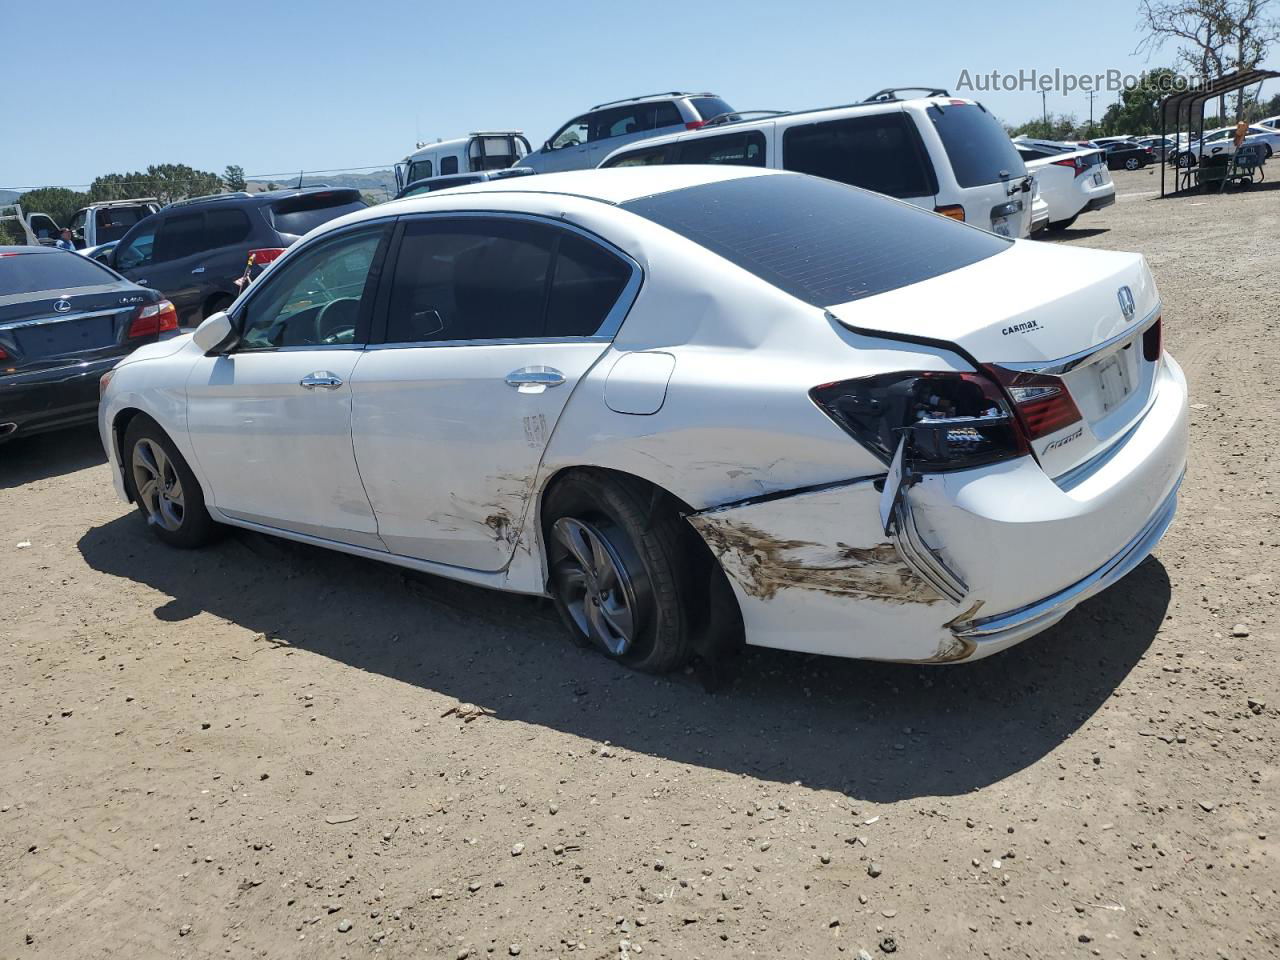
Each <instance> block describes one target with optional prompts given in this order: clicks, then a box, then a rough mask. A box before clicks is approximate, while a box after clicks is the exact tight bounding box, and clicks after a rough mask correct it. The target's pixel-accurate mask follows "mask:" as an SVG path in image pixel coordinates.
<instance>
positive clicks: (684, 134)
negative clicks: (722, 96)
mask: <svg viewBox="0 0 1280 960" xmlns="http://www.w3.org/2000/svg"><path fill="white" fill-rule="evenodd" d="M961 104H963V105H965V106H981V104H979V103H978V101H977V100H967V99H965V98H964V97H915V98H912V99H910V100H873V101H871V102H869V103H843V104H839V105H837V106H833V107H815V108H813V109H810V110H789V111H784V112H782V113H770V114H769V115H768V116H765V117H757V118H754V119H752V120H726V121H724V122H723V123H716V124H707V125H706V126H702V127H699V128H698V129H696V130H680V131H677V132H675V133H667V134H663V135H662V136H660V137H649V138H647V139H645V140H633V141H632V142H630V143H627V144H623V145H622V146H620V147H618V148H617V149H616V150H613V151H611V152H610V153H608V154H606V155H605V159H606V160H607V159H608V158H609V157H612V156H613V155H614V154H615V153H623V152H624V151H625V152H630V151H632V150H638V149H640V148H641V147H657V146H662V145H664V144H668V143H675V142H676V141H677V140H691V139H694V138H697V137H703V136H707V137H710V136H714V135H716V134H717V133H719V132H720V131H727V132H733V131H736V130H757V129H759V128H760V127H763V126H765V125H767V124H770V123H773V122H774V121H776V120H797V119H800V120H803V119H807V118H808V117H809V116H810V115H812V116H813V118H814V119H815V120H819V119H836V118H835V117H827V116H825V115H826V114H831V113H835V114H842V113H843V114H849V115H852V116H861V115H863V114H876V113H891V112H895V111H901V110H905V109H907V108H909V107H921V106H924V107H933V106H936V107H946V106H959V105H961ZM983 109H984V110H985V109H986V108H985V107H983ZM745 112H747V113H750V112H751V111H749V110H748V111H745ZM601 162H602V163H603V162H604V161H603V160H602V161H601Z"/></svg>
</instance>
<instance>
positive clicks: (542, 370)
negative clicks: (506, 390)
mask: <svg viewBox="0 0 1280 960" xmlns="http://www.w3.org/2000/svg"><path fill="white" fill-rule="evenodd" d="M506 380H507V386H509V387H515V388H516V389H517V390H519V391H520V392H521V393H542V391H543V390H546V389H547V387H558V386H560V384H562V383H564V374H563V373H561V372H560V371H559V370H557V369H556V368H555V367H544V366H541V365H536V366H532V367H521V368H520V369H519V370H512V371H511V372H510V373H508V374H507V377H506Z"/></svg>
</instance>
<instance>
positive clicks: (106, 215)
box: [94, 206, 151, 243]
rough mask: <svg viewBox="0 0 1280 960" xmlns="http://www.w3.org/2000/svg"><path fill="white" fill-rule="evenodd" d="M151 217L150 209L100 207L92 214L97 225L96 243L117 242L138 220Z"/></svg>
mask: <svg viewBox="0 0 1280 960" xmlns="http://www.w3.org/2000/svg"><path fill="white" fill-rule="evenodd" d="M149 216H151V208H150V207H142V206H138V207H102V208H100V209H98V210H96V211H95V212H94V218H95V219H96V220H97V221H98V223H97V234H96V236H97V240H98V243H110V242H111V241H112V240H119V239H120V238H121V237H123V236H124V235H125V234H126V233H128V232H129V228H130V227H132V226H133V225H134V224H135V223H137V222H138V221H139V220H145V219H147V217H149Z"/></svg>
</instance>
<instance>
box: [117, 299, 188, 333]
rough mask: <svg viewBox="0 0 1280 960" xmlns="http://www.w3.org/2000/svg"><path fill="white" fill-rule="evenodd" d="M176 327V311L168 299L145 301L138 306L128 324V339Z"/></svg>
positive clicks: (163, 331) (175, 328) (164, 331)
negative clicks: (154, 301) (153, 301)
mask: <svg viewBox="0 0 1280 960" xmlns="http://www.w3.org/2000/svg"><path fill="white" fill-rule="evenodd" d="M177 329H178V311H177V309H176V308H175V307H174V305H173V304H172V303H170V302H169V301H168V300H160V301H158V302H156V303H146V304H143V305H142V306H140V307H138V312H137V314H136V315H135V316H134V318H133V322H132V323H130V324H129V333H128V334H127V336H128V338H129V339H130V340H133V339H136V338H137V337H153V336H156V335H157V334H161V333H166V332H168V331H170V330H177Z"/></svg>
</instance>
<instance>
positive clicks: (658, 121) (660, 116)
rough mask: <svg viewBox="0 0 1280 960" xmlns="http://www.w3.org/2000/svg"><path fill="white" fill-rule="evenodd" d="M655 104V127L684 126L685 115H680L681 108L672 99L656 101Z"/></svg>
mask: <svg viewBox="0 0 1280 960" xmlns="http://www.w3.org/2000/svg"><path fill="white" fill-rule="evenodd" d="M653 106H654V112H653V125H654V127H655V128H656V127H683V126H684V117H682V116H680V110H679V109H678V108H677V107H676V105H675V104H674V103H672V102H671V101H669V100H668V101H665V102H663V103H655V104H654V105H653Z"/></svg>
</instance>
